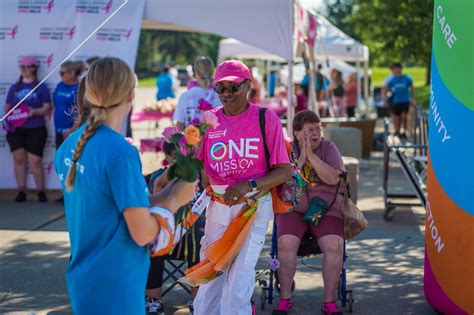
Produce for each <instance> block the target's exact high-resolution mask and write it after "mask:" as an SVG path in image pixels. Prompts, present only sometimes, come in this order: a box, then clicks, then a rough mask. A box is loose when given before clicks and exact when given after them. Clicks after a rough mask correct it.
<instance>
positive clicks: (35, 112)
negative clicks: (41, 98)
mask: <svg viewBox="0 0 474 315" xmlns="http://www.w3.org/2000/svg"><path fill="white" fill-rule="evenodd" d="M50 109H51V104H50V103H43V106H41V107H40V108H33V109H32V110H31V116H45V115H47V114H48V113H49V111H50Z"/></svg>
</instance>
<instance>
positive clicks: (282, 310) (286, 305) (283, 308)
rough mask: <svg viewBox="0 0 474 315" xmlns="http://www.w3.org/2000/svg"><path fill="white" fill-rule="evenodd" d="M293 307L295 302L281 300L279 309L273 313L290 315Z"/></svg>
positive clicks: (276, 308)
mask: <svg viewBox="0 0 474 315" xmlns="http://www.w3.org/2000/svg"><path fill="white" fill-rule="evenodd" d="M292 307H293V301H292V300H291V299H280V301H278V304H277V307H275V309H274V310H273V312H272V315H288V312H289V311H290V309H291V308H292Z"/></svg>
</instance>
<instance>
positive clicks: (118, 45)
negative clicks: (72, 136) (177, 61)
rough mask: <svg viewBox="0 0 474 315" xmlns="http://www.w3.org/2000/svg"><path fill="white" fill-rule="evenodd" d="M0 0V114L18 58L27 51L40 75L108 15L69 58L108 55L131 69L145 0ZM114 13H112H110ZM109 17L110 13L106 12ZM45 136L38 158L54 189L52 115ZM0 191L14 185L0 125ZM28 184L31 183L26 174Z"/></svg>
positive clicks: (17, 72)
mask: <svg viewBox="0 0 474 315" xmlns="http://www.w3.org/2000/svg"><path fill="white" fill-rule="evenodd" d="M124 2H125V1H124V0H1V1H0V73H1V75H0V114H1V115H2V116H3V111H4V106H3V105H4V104H5V99H6V96H7V93H8V89H9V88H10V86H11V85H12V84H14V83H15V82H16V81H17V80H18V78H19V76H20V70H19V69H18V61H19V60H20V59H21V57H22V56H25V55H32V56H34V57H35V58H36V60H37V61H38V62H39V65H40V67H39V69H38V71H39V79H40V80H41V79H43V78H44V77H45V76H46V75H47V74H48V73H50V72H51V71H52V70H53V69H54V67H55V66H57V65H59V64H60V63H61V62H62V61H63V59H64V58H65V57H66V56H67V55H69V54H70V53H71V52H72V51H73V50H74V49H75V48H76V47H77V46H78V45H79V44H80V43H81V42H83V41H84V39H85V38H87V36H88V35H90V34H91V33H92V32H93V31H94V30H95V29H96V28H97V27H98V26H99V25H100V24H101V23H102V22H104V21H105V20H106V19H107V18H108V17H111V18H110V20H109V21H108V22H107V23H106V24H105V25H104V26H103V27H101V28H100V29H99V31H98V32H96V33H95V34H94V35H93V36H92V37H91V38H90V39H89V40H88V41H87V42H86V43H85V44H84V46H82V47H81V48H80V49H79V50H78V51H77V52H76V53H75V54H74V55H73V56H72V57H71V58H70V59H71V60H86V59H87V58H89V57H91V56H114V57H119V58H121V59H123V60H124V61H125V62H127V63H128V64H129V65H130V67H132V69H133V68H134V67H135V59H136V56H137V50H138V40H139V36H140V28H141V23H142V18H143V10H144V6H145V0H128V2H127V4H125V5H124V6H123V7H122V9H120V10H119V11H118V12H117V13H116V14H114V13H115V11H116V10H117V8H119V7H120V6H121V5H122V4H123V3H124ZM113 14H114V15H113ZM112 15H113V16H112ZM58 72H59V70H57V71H55V73H53V75H52V76H51V77H49V79H48V80H47V81H46V85H47V87H48V89H49V91H50V93H53V92H54V89H55V87H56V84H57V83H59V81H60V77H59V73H58ZM46 121H47V122H46V127H47V129H48V139H47V142H46V147H45V151H44V156H43V164H44V169H45V175H46V187H47V188H48V189H57V188H59V187H60V185H59V181H58V179H57V176H56V174H55V173H54V170H53V168H52V165H53V164H52V162H53V157H54V153H55V151H56V148H55V140H54V139H55V134H54V126H53V122H52V117H51V116H48V117H46ZM0 161H1V162H2V163H0V189H11V188H16V181H15V175H14V171H13V160H12V155H11V153H10V148H9V146H8V143H7V141H6V130H5V129H4V128H2V127H1V124H0ZM28 187H35V186H34V183H33V177H32V174H31V172H29V175H28Z"/></svg>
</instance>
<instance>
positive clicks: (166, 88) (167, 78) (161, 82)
mask: <svg viewBox="0 0 474 315" xmlns="http://www.w3.org/2000/svg"><path fill="white" fill-rule="evenodd" d="M156 87H157V88H158V93H157V94H156V99H157V100H162V99H164V98H168V97H170V98H175V97H176V96H175V94H174V91H173V76H172V75H171V73H169V72H168V73H166V72H162V73H160V75H158V77H157V78H156Z"/></svg>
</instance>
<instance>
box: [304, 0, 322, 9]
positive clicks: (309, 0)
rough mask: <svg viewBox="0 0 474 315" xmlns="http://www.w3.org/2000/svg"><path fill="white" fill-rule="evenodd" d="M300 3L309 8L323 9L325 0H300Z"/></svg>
mask: <svg viewBox="0 0 474 315" xmlns="http://www.w3.org/2000/svg"><path fill="white" fill-rule="evenodd" d="M300 3H301V4H302V5H303V6H304V7H305V8H307V9H315V10H317V11H320V10H322V8H323V0H300Z"/></svg>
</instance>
